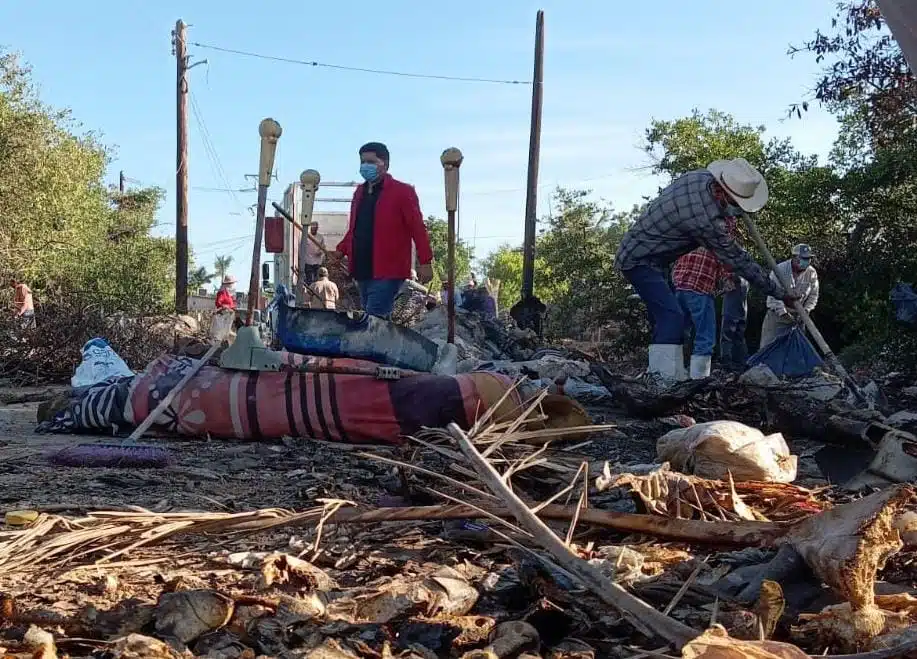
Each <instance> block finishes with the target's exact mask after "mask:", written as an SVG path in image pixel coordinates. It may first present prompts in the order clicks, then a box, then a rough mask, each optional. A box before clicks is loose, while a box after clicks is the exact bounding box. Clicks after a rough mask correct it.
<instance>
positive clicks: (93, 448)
mask: <svg viewBox="0 0 917 659" xmlns="http://www.w3.org/2000/svg"><path fill="white" fill-rule="evenodd" d="M49 459H50V461H51V462H52V463H53V464H56V465H59V466H62V467H121V468H127V469H130V468H134V469H158V468H162V467H168V466H169V465H171V464H173V463H174V462H175V456H174V455H173V454H172V453H171V452H170V451H168V450H166V449H164V448H162V447H160V446H151V445H149V444H134V445H130V444H123V445H122V444H76V445H75V446H68V447H66V448H64V449H61V450H60V451H57V452H56V453H53V454H52V455H51V456H50V457H49Z"/></svg>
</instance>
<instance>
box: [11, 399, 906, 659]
mask: <svg viewBox="0 0 917 659" xmlns="http://www.w3.org/2000/svg"><path fill="white" fill-rule="evenodd" d="M590 441H592V440H590V439H586V440H585V443H586V444H588V443H590ZM543 442H544V435H543V434H542V433H540V432H539V431H538V430H532V429H531V426H530V425H529V424H528V423H526V422H525V421H524V419H523V420H520V421H519V422H518V423H508V424H507V423H504V424H494V423H492V422H491V421H490V418H489V417H487V416H485V417H484V418H483V419H482V423H481V424H479V425H478V426H476V427H475V428H473V429H471V430H470V431H468V432H464V431H462V430H461V429H458V428H457V427H455V426H452V425H450V426H449V427H448V428H445V429H439V430H433V429H430V430H428V431H427V432H426V433H423V434H420V435H418V436H417V437H416V438H415V439H414V440H413V442H412V443H413V450H412V452H411V458H410V459H408V458H407V454H404V453H402V454H401V455H400V456H399V454H398V453H394V452H392V451H390V450H385V449H378V448H377V449H371V450H368V451H366V452H363V453H360V454H352V453H350V454H346V459H347V460H349V461H350V464H351V465H352V466H351V467H350V468H352V469H354V470H359V469H361V468H362V469H363V470H364V471H365V469H366V466H368V465H374V466H377V465H387V466H389V468H390V469H391V474H392V475H393V476H397V477H396V478H395V479H394V482H395V483H396V484H398V483H400V484H398V485H395V486H394V488H395V489H394V490H392V492H397V493H398V494H387V495H384V496H381V497H380V496H378V495H375V494H374V491H373V487H372V486H370V487H367V488H364V489H363V490H359V489H353V488H350V489H346V490H345V488H346V486H347V483H346V482H345V481H344V480H343V478H342V479H340V480H333V481H331V482H329V483H328V484H327V485H326V486H325V488H326V489H325V490H324V496H322V497H321V498H320V499H318V500H314V501H312V502H311V505H310V504H307V507H305V508H301V509H300V510H298V511H297V512H293V511H291V510H285V509H278V508H267V509H262V510H248V511H221V512H197V511H188V510H184V511H176V512H170V511H151V510H144V509H137V508H134V509H120V510H117V509H111V510H105V509H98V510H88V511H85V512H84V513H83V514H82V515H81V516H80V517H78V518H74V517H63V516H60V515H59V514H57V513H54V512H39V511H31V512H30V511H14V512H10V513H8V514H7V523H8V526H7V529H5V530H3V531H2V532H0V575H2V576H0V592H2V593H4V594H3V595H2V597H0V646H4V648H5V650H4V651H5V653H6V655H8V656H9V655H12V656H25V655H29V656H42V657H53V656H59V655H60V654H64V653H66V654H67V655H70V656H89V655H95V654H98V653H100V652H101V653H105V654H106V656H110V657H136V656H156V657H176V656H192V655H193V656H208V657H232V658H233V659H240V658H241V657H254V656H258V655H267V656H294V655H295V656H310V657H328V656H331V657H348V658H351V657H352V658H356V657H366V656H375V657H385V656H391V657H396V656H397V657H424V658H425V657H436V656H456V657H464V658H466V659H473V658H476V657H494V656H495V657H522V656H524V657H551V658H562V657H571V658H572V657H577V658H579V657H606V656H611V657H622V658H623V657H627V656H632V655H634V654H639V653H641V652H650V653H651V656H657V655H659V654H664V655H666V656H673V655H680V656H682V657H705V656H706V657H712V656H716V657H736V658H738V659H745V658H750V657H755V658H756V659H759V658H761V659H770V658H777V657H780V658H783V657H807V656H809V655H813V656H815V655H821V654H825V653H827V654H846V653H853V652H867V651H878V650H882V649H887V648H892V649H893V650H894V652H897V653H898V654H888V655H885V656H889V657H891V656H906V654H907V653H908V652H911V651H913V650H914V649H915V648H917V642H915V640H914V636H915V631H917V598H915V597H914V596H913V595H912V593H911V592H910V586H909V584H910V582H911V581H912V580H913V579H914V578H915V577H917V574H915V573H914V569H913V565H912V557H913V553H912V552H913V550H914V549H915V548H914V547H912V546H911V545H908V544H907V542H909V541H910V538H912V537H913V535H914V533H913V529H914V528H915V527H917V524H915V522H914V519H913V517H914V516H913V514H912V513H908V510H910V509H912V506H913V504H914V503H915V492H914V491H913V489H912V488H910V487H909V486H906V485H897V484H896V485H891V486H889V487H887V488H885V489H883V490H881V491H879V492H876V493H873V494H870V495H868V496H864V497H861V498H857V497H853V496H843V495H841V494H839V493H837V492H833V491H830V490H826V489H820V490H816V489H807V488H804V487H800V486H798V485H794V484H792V483H791V482H790V481H792V480H793V479H794V476H795V469H796V464H795V461H794V456H792V455H791V454H790V453H789V449H788V447H787V444H786V443H785V442H784V440H783V439H782V438H781V437H779V436H774V435H770V436H768V435H764V434H762V433H761V432H760V431H759V430H757V429H756V428H752V427H749V426H745V425H743V424H737V423H735V422H729V421H719V422H715V423H710V424H697V425H691V424H690V423H686V424H685V427H683V428H676V429H674V430H671V431H670V432H668V433H666V434H664V435H662V436H660V437H659V438H658V442H657V446H656V450H657V455H656V457H657V462H658V463H659V464H657V465H652V466H648V467H641V466H640V465H625V464H614V465H612V464H609V463H608V462H604V463H601V461H599V463H595V462H593V461H591V460H589V459H588V458H586V459H584V457H583V454H581V453H579V452H577V451H576V449H575V447H571V446H570V445H569V444H567V445H563V444H562V445H559V447H557V448H555V447H554V446H550V445H544V443H543ZM576 442H577V444H578V445H580V446H582V444H583V443H584V440H583V439H581V438H580V439H577V440H576ZM667 461H668V462H667ZM361 464H362V465H364V466H363V467H361V466H360V465H361ZM350 468H341V467H339V468H338V474H340V475H341V476H342V477H344V476H346V475H348V474H350V470H349V469H350ZM299 478H300V479H301V480H300V483H299V484H300V486H308V479H309V476H308V474H300V475H299ZM345 492H346V494H345ZM374 496H375V497H376V499H375V503H372V499H373V497H374ZM611 501H616V502H618V505H616V506H614V507H612V506H610V505H609V502H611ZM621 503H628V504H629V508H630V509H629V510H622V508H623V507H624V506H621V505H620V504H621ZM615 508H617V509H615ZM902 538H906V539H908V540H907V541H904V540H902ZM899 557H900V560H899ZM889 578H893V579H894V582H892V581H891V580H890V579H889ZM883 579H885V580H883ZM52 592H53V593H54V595H53V596H49V595H48V594H49V593H52Z"/></svg>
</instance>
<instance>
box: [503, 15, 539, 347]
mask: <svg viewBox="0 0 917 659" xmlns="http://www.w3.org/2000/svg"><path fill="white" fill-rule="evenodd" d="M543 97H544V12H543V11H542V10H540V9H539V10H538V13H537V14H536V15H535V65H534V68H533V71H532V121H531V125H530V127H529V166H528V181H527V184H526V191H525V235H524V237H523V241H522V296H521V298H520V300H519V302H517V303H516V304H514V305H513V307H512V308H511V309H510V312H509V313H510V316H512V318H513V320H515V321H516V324H518V325H519V327H521V328H523V329H533V330H535V332H536V333H537V334H538V335H539V336H540V335H541V321H542V315H543V314H544V312H545V310H546V307H545V305H544V304H543V303H542V302H541V300H539V299H538V298H537V297H536V296H535V238H536V229H537V222H538V220H537V210H538V163H539V159H540V157H541V109H542V105H543Z"/></svg>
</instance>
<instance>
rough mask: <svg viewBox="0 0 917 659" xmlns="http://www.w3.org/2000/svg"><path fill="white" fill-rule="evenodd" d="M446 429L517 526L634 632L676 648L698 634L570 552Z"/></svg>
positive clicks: (464, 440)
mask: <svg viewBox="0 0 917 659" xmlns="http://www.w3.org/2000/svg"><path fill="white" fill-rule="evenodd" d="M448 430H449V434H450V435H452V437H454V438H455V441H457V442H458V445H459V448H460V449H461V450H462V453H464V454H465V457H466V458H467V459H468V460H469V461H470V462H471V465H472V466H473V467H474V470H475V471H476V472H477V474H478V476H479V477H480V478H481V480H482V481H483V482H484V483H485V484H486V485H487V487H488V488H490V490H491V491H492V492H493V493H494V494H496V495H497V496H499V497H500V498H501V499H503V501H504V503H505V504H506V507H507V508H509V510H510V512H511V513H512V514H513V517H515V518H516V520H517V521H518V522H519V525H520V526H521V527H522V528H524V529H525V530H526V531H528V532H529V533H531V534H532V537H533V538H534V539H535V541H536V542H538V544H540V545H541V546H542V547H544V548H545V549H546V550H548V551H549V552H550V553H551V555H552V556H554V558H555V559H557V562H558V564H560V566H561V567H562V568H564V569H565V570H567V571H568V572H570V573H571V574H573V575H574V576H576V577H577V579H579V580H580V581H581V582H582V583H583V585H585V586H586V587H587V588H589V590H591V591H592V592H593V593H595V595H596V596H598V598H599V599H600V600H602V601H603V602H605V603H606V604H608V605H609V606H612V607H614V608H615V609H617V610H618V611H620V612H621V613H622V614H623V615H624V617H625V618H627V620H628V621H629V622H630V623H631V624H632V625H634V627H636V628H637V629H640V630H644V629H648V630H650V631H651V632H652V633H654V634H657V635H658V636H659V637H661V638H663V639H665V640H667V641H669V642H670V643H672V644H673V645H675V646H676V647H677V648H678V649H681V648H682V647H683V646H684V645H685V644H686V643H688V642H689V641H690V640H691V639H693V638H696V637H697V636H699V635H700V634H699V633H698V632H697V631H695V630H694V629H691V628H690V627H688V626H687V625H684V624H682V623H680V622H678V621H677V620H673V619H672V618H670V617H668V616H667V615H664V614H662V613H660V612H659V611H657V610H656V609H654V608H653V607H651V606H650V605H649V604H647V603H646V602H644V601H643V600H641V599H640V598H638V597H635V596H633V595H631V594H630V593H628V592H627V591H626V590H624V588H622V587H621V586H620V585H618V584H616V583H614V582H613V581H611V580H610V579H608V578H607V577H605V576H604V575H603V574H602V573H601V572H599V570H598V569H597V568H595V567H594V566H592V565H590V564H589V563H587V562H586V561H584V560H583V559H581V558H580V557H579V556H577V555H576V554H574V553H573V552H572V551H570V549H568V548H567V546H566V545H565V544H564V543H563V541H562V540H561V539H560V538H558V537H557V536H556V535H555V534H554V532H553V531H552V530H551V529H550V528H549V527H548V525H547V524H545V523H544V522H542V521H541V520H540V519H538V517H536V516H535V514H534V513H533V512H532V511H531V510H529V508H528V506H526V505H525V504H524V503H523V502H522V500H521V499H520V498H519V497H518V496H516V494H515V493H514V492H513V491H512V490H511V489H510V487H509V485H508V484H507V483H505V482H504V481H503V479H502V478H501V477H500V474H499V472H497V470H496V469H494V467H493V465H491V464H490V463H489V462H488V461H487V459H486V458H484V457H483V456H481V454H480V453H479V452H478V450H477V448H475V446H474V444H472V443H471V440H469V439H468V437H467V436H466V435H465V433H464V432H463V431H462V429H461V428H459V427H458V425H456V424H455V423H450V424H449V426H448Z"/></svg>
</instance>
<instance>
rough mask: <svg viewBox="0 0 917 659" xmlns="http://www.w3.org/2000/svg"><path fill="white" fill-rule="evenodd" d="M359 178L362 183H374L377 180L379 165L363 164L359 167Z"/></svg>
mask: <svg viewBox="0 0 917 659" xmlns="http://www.w3.org/2000/svg"><path fill="white" fill-rule="evenodd" d="M360 176H362V177H363V180H364V181H375V180H376V179H377V178H379V165H377V164H375V163H372V162H364V163H363V164H361V165H360Z"/></svg>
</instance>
